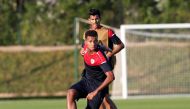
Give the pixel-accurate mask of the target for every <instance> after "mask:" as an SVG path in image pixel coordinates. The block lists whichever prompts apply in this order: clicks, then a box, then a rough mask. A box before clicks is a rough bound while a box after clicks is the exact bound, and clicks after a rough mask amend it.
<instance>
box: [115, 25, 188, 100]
mask: <svg viewBox="0 0 190 109" xmlns="http://www.w3.org/2000/svg"><path fill="white" fill-rule="evenodd" d="M189 30H190V24H188V23H185V24H142V25H121V27H120V32H121V39H122V41H123V42H124V43H125V46H126V47H125V48H124V50H122V51H121V61H122V62H121V73H120V74H121V75H122V76H121V77H122V78H121V81H122V82H121V84H118V85H120V86H122V93H121V94H120V95H121V98H130V97H137V96H138V97H139V96H143V97H148V96H163V95H164V96H171V95H174V96H176V95H177V96H178V95H189V94H190V79H189V78H190V49H189V48H190V31H189Z"/></svg>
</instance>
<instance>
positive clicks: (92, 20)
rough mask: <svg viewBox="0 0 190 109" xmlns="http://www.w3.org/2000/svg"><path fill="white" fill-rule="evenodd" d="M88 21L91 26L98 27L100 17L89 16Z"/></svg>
mask: <svg viewBox="0 0 190 109" xmlns="http://www.w3.org/2000/svg"><path fill="white" fill-rule="evenodd" d="M88 20H89V22H90V24H91V25H99V24H100V16H98V15H90V17H89V19H88Z"/></svg>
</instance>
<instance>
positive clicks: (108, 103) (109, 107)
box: [102, 94, 117, 109]
mask: <svg viewBox="0 0 190 109" xmlns="http://www.w3.org/2000/svg"><path fill="white" fill-rule="evenodd" d="M102 104H103V105H104V106H105V109H117V107H116V105H115V103H114V102H113V101H112V100H111V99H110V97H109V94H106V96H105V97H104V100H103V103H102Z"/></svg>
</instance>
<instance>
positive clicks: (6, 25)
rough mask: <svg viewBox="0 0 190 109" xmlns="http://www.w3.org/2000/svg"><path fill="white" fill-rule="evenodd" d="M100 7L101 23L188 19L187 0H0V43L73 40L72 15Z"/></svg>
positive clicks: (77, 15) (39, 42)
mask: <svg viewBox="0 0 190 109" xmlns="http://www.w3.org/2000/svg"><path fill="white" fill-rule="evenodd" d="M90 8H98V9H100V10H101V14H102V23H104V24H107V25H111V26H114V27H119V26H120V25H121V24H138V23H140V24H143V23H185V22H189V20H190V15H189V14H188V13H189V11H190V1H189V0H146V1H142V0H98V1H94V0H0V45H17V44H19V45H20V44H21V45H28V44H30V45H58V44H61V45H65V44H73V28H74V25H73V24H74V18H75V17H82V18H88V10H89V9H90Z"/></svg>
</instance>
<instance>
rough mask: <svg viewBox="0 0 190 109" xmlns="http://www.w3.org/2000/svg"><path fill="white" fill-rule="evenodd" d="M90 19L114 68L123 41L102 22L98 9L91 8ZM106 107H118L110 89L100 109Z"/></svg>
mask: <svg viewBox="0 0 190 109" xmlns="http://www.w3.org/2000/svg"><path fill="white" fill-rule="evenodd" d="M88 21H89V24H90V28H89V30H95V31H96V32H97V33H98V42H99V43H100V45H101V48H103V49H104V50H105V54H106V57H107V58H108V63H109V64H110V66H111V68H112V69H114V65H115V63H116V56H115V54H117V53H118V52H120V51H121V50H122V49H123V48H124V44H123V42H122V41H121V40H120V39H119V38H118V36H117V35H116V34H115V33H114V31H113V30H112V29H110V28H106V27H104V26H102V25H101V24H100V21H101V14H100V11H99V10H98V9H90V10H89V18H88ZM83 39H84V36H83ZM80 54H81V55H83V54H84V50H83V48H82V49H81V51H80ZM84 71H85V70H84ZM116 73H117V72H116ZM82 75H83V76H84V75H85V73H82ZM105 108H106V109H117V107H116V105H115V104H114V102H113V101H112V100H111V99H110V97H109V90H107V94H106V96H105V98H104V100H103V103H102V105H101V106H100V108H99V109H105Z"/></svg>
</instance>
